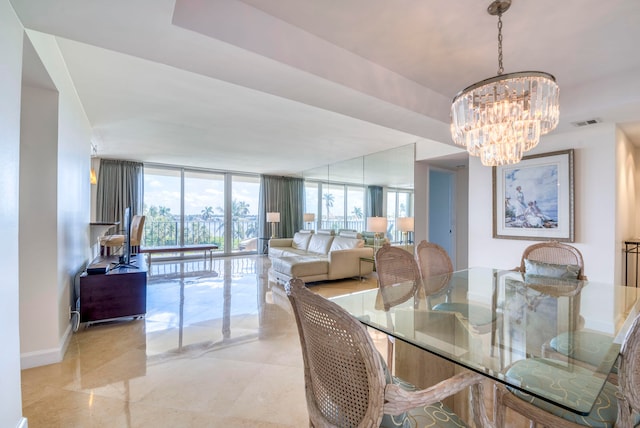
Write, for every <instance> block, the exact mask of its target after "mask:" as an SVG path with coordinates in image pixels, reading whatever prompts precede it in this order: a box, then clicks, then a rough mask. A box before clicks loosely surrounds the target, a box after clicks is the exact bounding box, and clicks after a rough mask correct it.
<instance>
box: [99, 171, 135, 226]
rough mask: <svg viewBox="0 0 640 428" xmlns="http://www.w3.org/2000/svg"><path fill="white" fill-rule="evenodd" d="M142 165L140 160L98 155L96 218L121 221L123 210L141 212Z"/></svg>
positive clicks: (133, 212) (121, 222)
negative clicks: (125, 159)
mask: <svg viewBox="0 0 640 428" xmlns="http://www.w3.org/2000/svg"><path fill="white" fill-rule="evenodd" d="M143 196H144V167H143V164H142V163H140V162H132V161H123V160H114V159H101V160H100V172H99V173H98V188H97V195H96V220H97V221H105V222H110V221H119V222H120V224H124V223H123V221H124V219H123V217H124V210H125V208H127V207H130V208H131V215H142V211H143Z"/></svg>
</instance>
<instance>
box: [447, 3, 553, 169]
mask: <svg viewBox="0 0 640 428" xmlns="http://www.w3.org/2000/svg"><path fill="white" fill-rule="evenodd" d="M509 6H511V0H495V1H494V2H493V3H491V5H489V7H488V8H487V11H488V12H489V14H490V15H493V16H495V15H498V75H497V76H495V77H491V78H489V79H485V80H482V81H480V82H478V83H475V84H473V85H471V86H469V87H467V88H466V89H464V90H463V91H461V92H459V93H458V94H457V95H456V96H455V98H454V99H453V103H452V104H451V135H452V136H453V141H454V142H455V143H456V144H458V145H461V146H464V147H466V149H467V151H468V152H469V154H470V155H472V156H480V160H481V162H482V164H483V165H485V166H497V165H508V164H514V163H518V162H520V160H521V159H522V155H523V153H524V152H526V151H529V150H531V149H532V148H534V147H535V146H536V145H537V144H538V141H539V140H540V136H541V135H544V134H546V133H548V132H550V131H552V130H554V129H555V128H556V126H557V125H558V116H559V112H560V109H559V106H558V98H559V89H558V85H557V84H556V79H555V77H553V76H552V75H551V74H549V73H544V72H541V71H522V72H518V73H507V74H502V72H503V71H504V68H503V66H502V14H503V13H504V12H506V11H507V10H508V9H509Z"/></svg>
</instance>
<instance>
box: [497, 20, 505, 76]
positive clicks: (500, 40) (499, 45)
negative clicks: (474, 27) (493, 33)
mask: <svg viewBox="0 0 640 428" xmlns="http://www.w3.org/2000/svg"><path fill="white" fill-rule="evenodd" d="M503 72H504V67H503V66H502V12H500V13H498V76H500V75H501V74H502V73H503Z"/></svg>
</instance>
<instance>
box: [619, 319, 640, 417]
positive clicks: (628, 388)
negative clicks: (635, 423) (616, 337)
mask: <svg viewBox="0 0 640 428" xmlns="http://www.w3.org/2000/svg"><path fill="white" fill-rule="evenodd" d="M618 386H619V388H620V392H621V394H622V395H623V396H624V398H625V400H626V402H627V403H628V404H629V407H630V408H629V407H627V408H625V409H623V412H622V414H620V413H621V412H620V411H618V414H619V417H622V418H623V419H624V420H618V422H619V425H620V426H627V425H623V423H628V424H629V425H628V426H631V425H632V420H631V414H629V413H628V411H631V410H633V411H635V412H636V413H638V412H640V315H639V316H637V317H636V319H635V320H634V321H633V324H632V326H631V328H630V329H629V331H628V332H627V336H626V337H625V340H624V343H623V345H622V349H621V351H620V367H619V369H618ZM618 401H619V402H618V405H619V406H621V407H624V406H622V403H624V401H623V400H618Z"/></svg>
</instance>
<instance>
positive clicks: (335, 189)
mask: <svg viewBox="0 0 640 428" xmlns="http://www.w3.org/2000/svg"><path fill="white" fill-rule="evenodd" d="M323 192H324V193H323V194H322V205H323V208H324V211H323V212H322V227H321V229H333V230H338V229H344V224H345V199H344V185H335V184H329V185H327V186H324V189H323Z"/></svg>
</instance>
